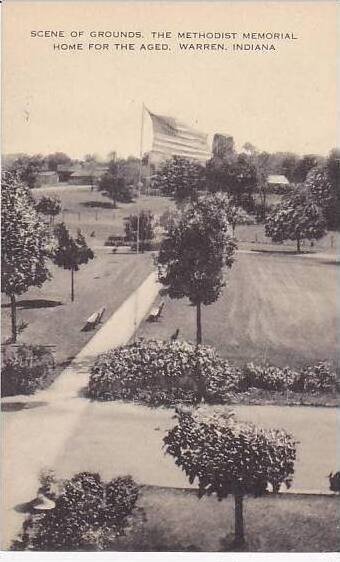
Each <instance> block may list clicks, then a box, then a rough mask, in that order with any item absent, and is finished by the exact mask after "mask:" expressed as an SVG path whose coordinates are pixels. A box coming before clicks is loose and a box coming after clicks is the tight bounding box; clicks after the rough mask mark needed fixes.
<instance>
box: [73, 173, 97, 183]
mask: <svg viewBox="0 0 340 562" xmlns="http://www.w3.org/2000/svg"><path fill="white" fill-rule="evenodd" d="M93 179H94V176H93V173H92V172H91V171H90V170H77V171H76V172H72V173H71V175H70V177H69V179H68V183H72V184H74V185H92V184H93Z"/></svg>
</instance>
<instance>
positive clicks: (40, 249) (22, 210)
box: [1, 172, 50, 342]
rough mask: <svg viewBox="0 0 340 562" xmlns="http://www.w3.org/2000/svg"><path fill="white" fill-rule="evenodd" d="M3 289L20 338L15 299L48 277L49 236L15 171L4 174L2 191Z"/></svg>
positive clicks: (15, 332) (26, 189) (13, 335)
mask: <svg viewBox="0 0 340 562" xmlns="http://www.w3.org/2000/svg"><path fill="white" fill-rule="evenodd" d="M1 239H2V253H1V284H2V287H1V290H2V292H3V293H5V294H6V295H8V296H9V297H10V299H11V316H12V339H13V342H15V341H16V338H17V323H16V296H17V295H21V294H23V293H25V292H26V291H27V290H28V289H29V288H30V287H32V286H34V287H41V285H42V284H43V283H44V282H45V281H46V279H48V278H49V271H48V268H47V265H46V260H47V258H48V256H49V250H50V247H49V244H50V237H49V232H48V229H47V227H46V225H45V224H44V223H43V222H41V220H40V218H39V216H38V214H37V212H36V210H35V208H34V201H33V199H32V197H31V194H30V192H29V189H28V188H27V186H25V185H24V184H23V183H22V181H21V180H20V179H19V177H18V175H17V174H15V173H13V172H4V173H3V175H2V189H1Z"/></svg>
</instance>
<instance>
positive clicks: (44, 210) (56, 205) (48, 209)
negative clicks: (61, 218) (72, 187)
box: [35, 195, 61, 224]
mask: <svg viewBox="0 0 340 562" xmlns="http://www.w3.org/2000/svg"><path fill="white" fill-rule="evenodd" d="M35 209H36V211H37V212H38V213H41V214H42V215H47V216H48V217H49V219H50V224H53V223H54V218H55V217H56V216H57V215H59V213H60V211H61V201H60V199H59V197H56V196H52V197H50V196H48V195H43V196H42V197H41V198H40V199H39V200H38V201H37V202H36V204H35Z"/></svg>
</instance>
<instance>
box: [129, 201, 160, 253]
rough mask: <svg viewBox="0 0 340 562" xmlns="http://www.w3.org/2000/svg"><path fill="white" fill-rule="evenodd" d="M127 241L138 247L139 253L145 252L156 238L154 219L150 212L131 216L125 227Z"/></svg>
mask: <svg viewBox="0 0 340 562" xmlns="http://www.w3.org/2000/svg"><path fill="white" fill-rule="evenodd" d="M124 228H125V236H126V239H127V240H129V241H131V242H132V243H133V246H134V245H136V249H137V251H139V250H140V251H141V252H144V250H147V249H148V248H149V247H150V242H151V240H152V239H153V238H154V237H155V232H154V217H153V214H152V213H151V212H150V211H140V212H139V213H136V214H133V215H130V216H129V217H128V218H127V220H126V222H125V225H124Z"/></svg>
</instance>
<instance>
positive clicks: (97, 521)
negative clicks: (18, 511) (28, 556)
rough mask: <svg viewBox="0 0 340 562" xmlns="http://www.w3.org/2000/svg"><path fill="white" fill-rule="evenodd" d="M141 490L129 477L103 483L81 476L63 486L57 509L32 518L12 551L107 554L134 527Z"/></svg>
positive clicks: (89, 475) (95, 476) (86, 474)
mask: <svg viewBox="0 0 340 562" xmlns="http://www.w3.org/2000/svg"><path fill="white" fill-rule="evenodd" d="M138 493H139V488H138V486H137V484H136V483H135V482H134V481H133V480H132V478H131V477H130V476H120V477H118V478H114V479H113V480H111V481H110V482H108V483H106V482H103V481H102V480H101V478H100V476H99V474H96V473H91V472H82V473H79V474H76V475H75V476H74V477H73V478H71V479H70V480H66V481H64V482H62V484H61V485H60V492H59V495H57V497H55V508H54V509H52V510H49V511H45V512H43V513H42V514H41V513H40V514H36V513H34V514H32V515H31V516H30V517H29V518H28V519H27V520H26V522H25V523H24V526H23V533H22V535H21V537H20V538H19V539H18V540H17V541H16V542H15V543H14V544H13V547H12V549H13V550H43V551H48V550H52V551H59V550H66V551H67V550H108V549H110V548H112V545H114V543H115V541H116V540H117V538H118V537H121V536H123V535H124V534H126V531H127V529H128V528H129V527H131V523H132V520H131V516H132V515H133V514H134V510H135V508H136V502H137V499H138Z"/></svg>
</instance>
